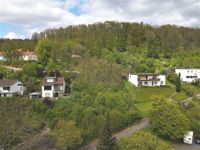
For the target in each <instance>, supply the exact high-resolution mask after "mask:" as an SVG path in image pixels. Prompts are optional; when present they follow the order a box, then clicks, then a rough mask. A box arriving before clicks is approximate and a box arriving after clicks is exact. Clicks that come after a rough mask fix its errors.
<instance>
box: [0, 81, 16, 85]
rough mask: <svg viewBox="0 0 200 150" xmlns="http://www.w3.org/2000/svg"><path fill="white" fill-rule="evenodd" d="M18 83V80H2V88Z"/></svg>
mask: <svg viewBox="0 0 200 150" xmlns="http://www.w3.org/2000/svg"><path fill="white" fill-rule="evenodd" d="M16 82H18V81H17V80H0V86H11V85H13V84H15V83H16Z"/></svg>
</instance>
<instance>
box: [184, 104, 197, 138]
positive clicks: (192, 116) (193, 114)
mask: <svg viewBox="0 0 200 150" xmlns="http://www.w3.org/2000/svg"><path fill="white" fill-rule="evenodd" d="M185 112H186V115H187V116H188V119H189V120H190V124H191V128H192V130H193V131H194V132H195V134H196V135H200V113H199V112H200V105H199V103H198V102H195V101H192V102H190V103H189V104H188V106H187V107H186V108H185Z"/></svg>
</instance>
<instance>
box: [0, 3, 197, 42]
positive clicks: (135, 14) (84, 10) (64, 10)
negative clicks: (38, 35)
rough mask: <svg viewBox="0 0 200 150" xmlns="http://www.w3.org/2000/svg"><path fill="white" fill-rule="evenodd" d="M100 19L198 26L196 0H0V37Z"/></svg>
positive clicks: (28, 34) (24, 36) (15, 36)
mask: <svg viewBox="0 0 200 150" xmlns="http://www.w3.org/2000/svg"><path fill="white" fill-rule="evenodd" d="M103 21H126V22H143V23H148V24H151V25H164V24H174V25H178V26H186V27H195V28H196V27H198V28H199V27H200V0H0V38H10V39H16V38H22V39H24V38H30V37H31V35H32V33H34V32H40V31H43V30H45V29H47V28H58V27H67V26H68V25H77V24H91V23H95V22H103Z"/></svg>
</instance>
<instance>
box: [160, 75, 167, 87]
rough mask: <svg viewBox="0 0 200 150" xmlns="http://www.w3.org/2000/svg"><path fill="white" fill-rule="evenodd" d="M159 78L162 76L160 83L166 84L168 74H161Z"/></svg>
mask: <svg viewBox="0 0 200 150" xmlns="http://www.w3.org/2000/svg"><path fill="white" fill-rule="evenodd" d="M159 78H160V85H166V76H165V75H159Z"/></svg>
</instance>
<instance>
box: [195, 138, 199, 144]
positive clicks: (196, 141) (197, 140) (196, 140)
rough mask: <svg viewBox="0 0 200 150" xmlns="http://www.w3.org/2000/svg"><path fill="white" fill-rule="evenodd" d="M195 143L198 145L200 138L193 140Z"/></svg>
mask: <svg viewBox="0 0 200 150" xmlns="http://www.w3.org/2000/svg"><path fill="white" fill-rule="evenodd" d="M195 143H197V144H200V136H199V137H196V138H195Z"/></svg>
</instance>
